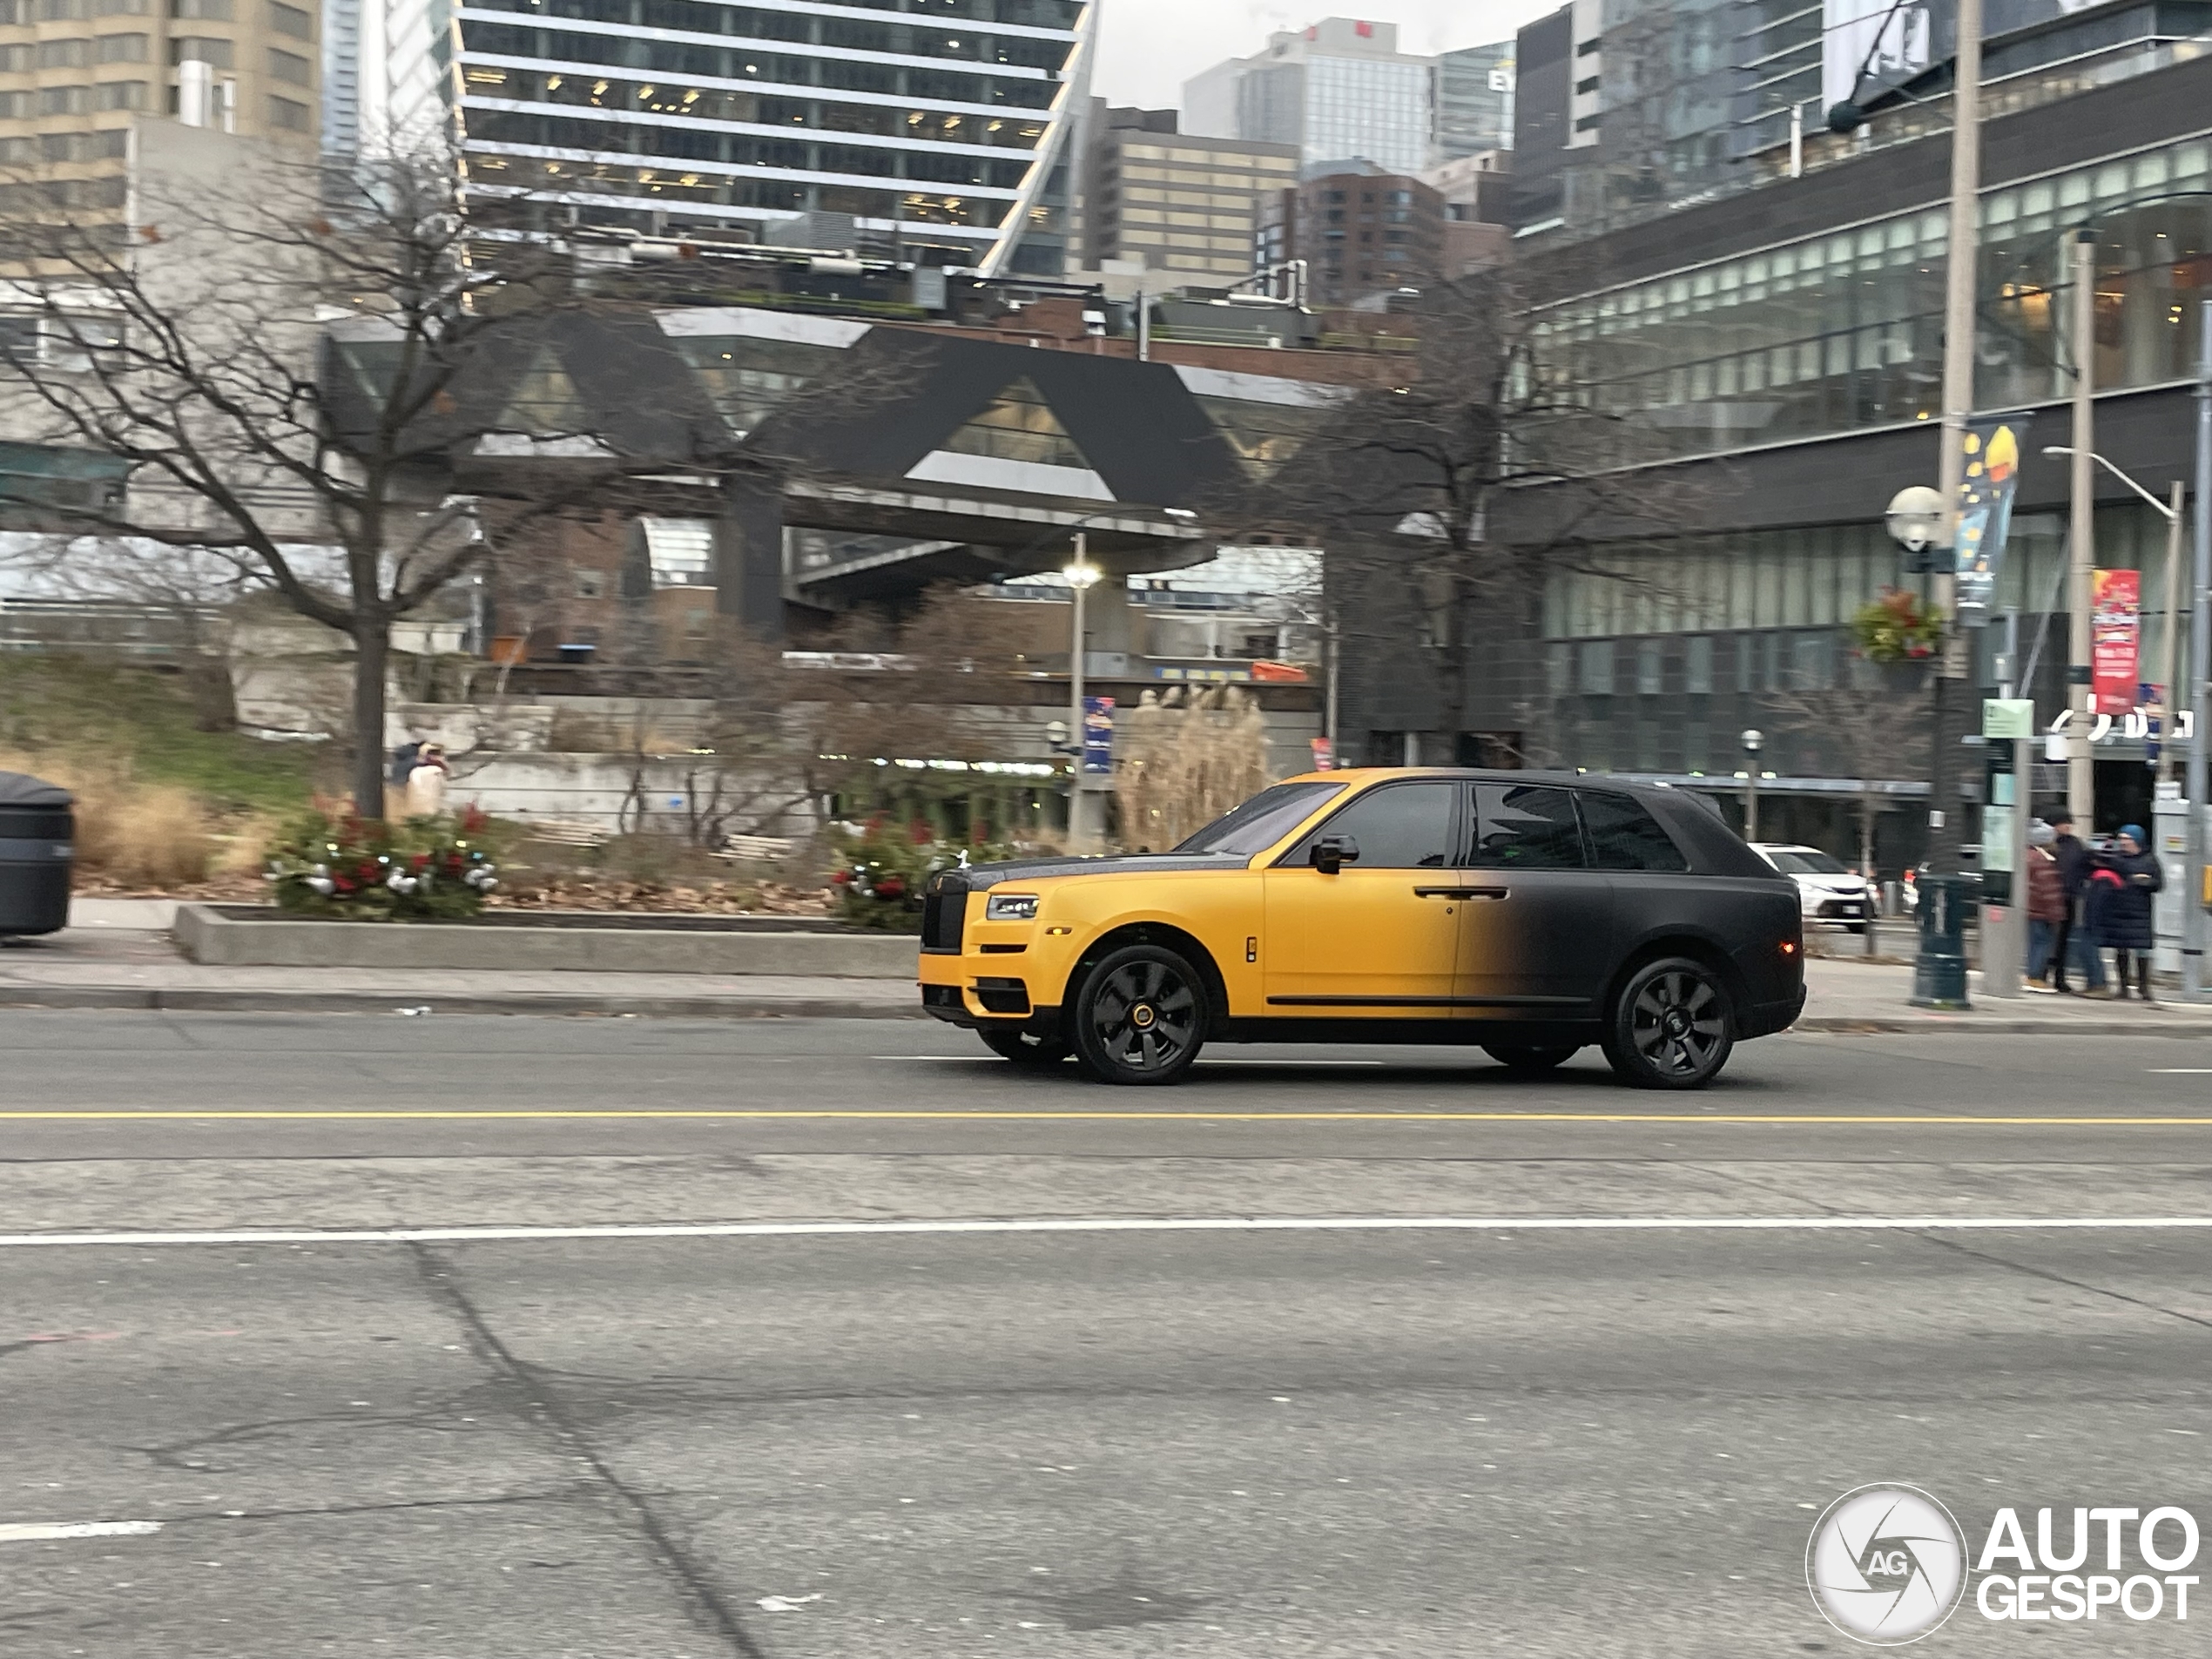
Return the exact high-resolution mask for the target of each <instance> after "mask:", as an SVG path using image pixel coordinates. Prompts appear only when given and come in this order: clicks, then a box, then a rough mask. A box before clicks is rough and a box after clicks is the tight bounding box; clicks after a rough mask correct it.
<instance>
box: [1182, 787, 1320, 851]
mask: <svg viewBox="0 0 2212 1659" xmlns="http://www.w3.org/2000/svg"><path fill="white" fill-rule="evenodd" d="M1343 792H1344V786H1343V785H1342V784H1311V783H1309V784H1277V785H1276V786H1274V787H1273V788H1271V789H1263V790H1261V791H1260V792H1259V793H1258V794H1257V795H1254V796H1253V797H1252V798H1251V799H1250V800H1248V801H1246V802H1245V803H1244V805H1243V806H1236V807H1231V809H1230V810H1229V811H1228V812H1226V813H1223V814H1222V815H1221V816H1220V817H1219V818H1217V819H1214V821H1213V822H1212V823H1211V824H1209V825H1207V826H1205V828H1204V829H1202V830H1200V831H1199V832H1198V833H1197V834H1196V835H1193V836H1192V837H1191V838H1190V840H1187V841H1185V842H1184V843H1183V845H1182V846H1178V847H1177V848H1176V849H1175V850H1176V851H1177V852H1178V853H1235V854H1237V855H1238V857H1240V858H1250V857H1251V855H1252V854H1253V853H1264V852H1265V851H1266V850H1267V849H1268V848H1269V847H1271V846H1274V845H1275V843H1276V842H1278V841H1279V840H1282V839H1283V838H1284V837H1285V835H1288V834H1289V833H1291V831H1292V830H1294V829H1296V828H1297V827H1298V826H1299V825H1300V824H1302V823H1304V822H1305V820H1306V819H1308V818H1310V817H1312V815H1313V813H1314V812H1315V811H1316V810H1317V809H1318V807H1319V806H1320V805H1321V803H1322V802H1323V801H1325V800H1328V799H1331V798H1332V797H1333V796H1336V795H1339V794H1342V793H1343Z"/></svg>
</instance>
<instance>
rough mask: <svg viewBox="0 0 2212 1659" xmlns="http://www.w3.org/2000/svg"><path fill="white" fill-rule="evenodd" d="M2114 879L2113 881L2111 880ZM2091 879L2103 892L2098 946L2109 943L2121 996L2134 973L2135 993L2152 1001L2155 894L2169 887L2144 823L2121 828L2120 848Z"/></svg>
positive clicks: (2103, 862) (2104, 861) (2111, 854)
mask: <svg viewBox="0 0 2212 1659" xmlns="http://www.w3.org/2000/svg"><path fill="white" fill-rule="evenodd" d="M2107 876H2109V877H2111V878H2113V879H2112V880H2109V881H2107V880H2106V877H2107ZM2092 880H2093V881H2094V883H2095V885H2096V886H2097V887H2099V888H2100V889H2101V902H2100V904H2099V906H2098V910H2097V937H2098V940H2099V942H2101V943H2102V944H2107V945H2110V946H2111V947H2112V950H2113V955H2114V959H2115V965H2116V966H2117V967H2118V968H2119V970H2120V990H2119V995H2121V996H2123V997H2124V996H2126V995H2128V968H2129V967H2130V966H2131V965H2132V966H2133V967H2134V970H2135V994H2136V995H2138V996H2140V997H2141V998H2142V999H2143V1001H2146V1002H2148V1001H2150V1000H2151V995H2150V953H2151V948H2152V947H2153V946H2154V945H2155V944H2156V943H2157V933H2156V929H2155V926H2154V924H2153V922H2152V920H2151V895H2152V894H2155V893H2156V892H2157V891H2158V890H2159V889H2160V888H2161V887H2164V886H2165V885H2166V877H2165V873H2164V872H2162V871H2161V869H2160V868H2159V867H2158V860H2157V859H2156V858H2155V856H2153V854H2152V853H2151V851H2150V838H2149V837H2148V836H2147V835H2145V834H2144V833H2143V827H2142V826H2141V825H2140V824H2126V825H2122V826H2121V831H2120V845H2119V846H2118V847H2117V848H2115V849H2114V851H2113V852H2111V853H2107V854H2106V855H2105V858H2104V860H2102V867H2101V868H2100V869H2099V870H2098V872H2097V873H2096V875H2095V876H2094V877H2093V878H2092Z"/></svg>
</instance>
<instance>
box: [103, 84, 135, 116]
mask: <svg viewBox="0 0 2212 1659" xmlns="http://www.w3.org/2000/svg"><path fill="white" fill-rule="evenodd" d="M100 107H101V108H102V109H104V110H143V109H144V108H145V107H146V84H145V82H144V81H109V82H106V83H105V84H103V85H102V86H101V88H100Z"/></svg>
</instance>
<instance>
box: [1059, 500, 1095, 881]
mask: <svg viewBox="0 0 2212 1659" xmlns="http://www.w3.org/2000/svg"><path fill="white" fill-rule="evenodd" d="M1088 554H1089V538H1088V537H1087V536H1085V535H1084V533H1083V532H1082V530H1077V531H1076V556H1075V559H1074V561H1073V562H1072V563H1069V566H1068V568H1067V569H1066V570H1062V571H1061V573H1060V574H1061V577H1062V579H1064V580H1065V581H1066V583H1068V590H1069V592H1070V593H1071V594H1073V595H1074V596H1075V601H1076V604H1075V612H1076V614H1075V626H1074V629H1073V637H1072V639H1071V641H1070V644H1069V652H1068V746H1069V751H1070V752H1071V753H1072V755H1073V757H1074V758H1073V759H1072V760H1071V761H1070V762H1069V771H1068V850H1069V852H1070V853H1087V852H1089V850H1090V833H1089V828H1088V826H1087V825H1086V823H1085V821H1084V820H1085V819H1087V818H1088V817H1089V814H1088V813H1085V812H1084V810H1083V750H1084V747H1085V745H1084V721H1083V644H1084V638H1085V636H1084V632H1083V596H1084V595H1085V594H1087V593H1089V591H1090V590H1091V586H1092V584H1093V583H1096V581H1097V580H1098V577H1099V570H1098V567H1097V566H1096V565H1095V564H1093V563H1091V562H1090V560H1089V557H1088V556H1087V555H1088Z"/></svg>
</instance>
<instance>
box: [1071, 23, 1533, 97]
mask: <svg viewBox="0 0 2212 1659" xmlns="http://www.w3.org/2000/svg"><path fill="white" fill-rule="evenodd" d="M1099 3H1100V5H1101V7H1102V9H1103V15H1102V25H1103V32H1102V34H1101V37H1100V41H1099V51H1098V71H1097V73H1096V75H1095V76H1094V77H1093V78H1092V82H1091V91H1093V92H1095V93H1096V94H1097V95H1098V96H1099V97H1101V98H1106V99H1108V100H1109V101H1110V102H1112V103H1115V104H1135V105H1141V106H1143V108H1145V109H1149V110H1161V109H1176V108H1180V107H1181V106H1182V103H1183V83H1184V81H1186V80H1188V79H1190V77H1191V76H1193V75H1195V74H1197V72H1198V71H1200V70H1202V69H1207V68H1210V67H1211V66H1212V65H1213V64H1217V63H1219V62H1220V61H1221V60H1222V59H1223V58H1224V57H1249V56H1250V55H1251V53H1253V52H1256V51H1259V50H1260V49H1261V48H1262V47H1264V45H1266V44H1267V37H1268V36H1269V35H1270V34H1271V33H1273V32H1274V31H1275V30H1278V29H1303V28H1305V26H1306V25H1307V24H1311V23H1315V22H1318V21H1319V20H1320V19H1321V18H1323V17H1366V18H1371V19H1372V20H1373V21H1375V22H1377V23H1394V24H1397V25H1398V49H1399V51H1409V52H1440V51H1454V50H1456V49H1457V48H1459V47H1461V46H1480V45H1483V44H1487V43H1488V42H1490V41H1494V40H1503V39H1504V38H1505V37H1507V36H1508V35H1510V34H1512V33H1513V31H1514V30H1516V29H1518V28H1520V27H1521V24H1525V23H1527V21H1528V20H1529V19H1530V18H1532V17H1542V16H1543V15H1544V14H1545V13H1546V12H1549V11H1555V10H1558V9H1559V3H1560V0H1352V3H1350V4H1339V5H1337V6H1331V5H1330V4H1329V3H1328V0H1099Z"/></svg>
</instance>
